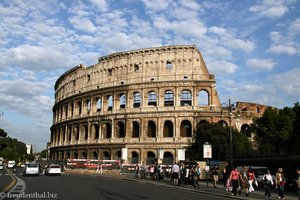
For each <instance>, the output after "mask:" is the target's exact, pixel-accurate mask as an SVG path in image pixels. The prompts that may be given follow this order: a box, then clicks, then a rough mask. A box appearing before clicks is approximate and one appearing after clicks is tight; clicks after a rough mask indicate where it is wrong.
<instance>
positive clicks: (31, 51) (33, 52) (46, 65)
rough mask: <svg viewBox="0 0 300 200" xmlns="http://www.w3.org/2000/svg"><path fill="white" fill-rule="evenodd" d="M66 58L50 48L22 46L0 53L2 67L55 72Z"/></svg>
mask: <svg viewBox="0 0 300 200" xmlns="http://www.w3.org/2000/svg"><path fill="white" fill-rule="evenodd" d="M65 62H66V57H65V55H64V54H63V52H62V51H60V50H59V49H54V48H52V47H41V46H30V45H23V46H19V47H16V48H11V49H6V50H4V51H2V53H0V64H1V65H2V66H15V67H22V68H24V69H32V70H37V71H38V70H55V69H58V68H61V67H62V65H65V64H67V63H65Z"/></svg>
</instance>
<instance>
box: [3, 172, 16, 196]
mask: <svg viewBox="0 0 300 200" xmlns="http://www.w3.org/2000/svg"><path fill="white" fill-rule="evenodd" d="M5 171H6V172H7V173H8V174H9V176H10V178H11V179H12V180H11V182H10V183H9V184H8V185H7V186H6V187H5V188H4V189H2V191H1V192H5V193H6V192H8V191H10V190H11V189H12V188H13V187H14V186H15V185H16V183H17V179H16V177H15V176H14V174H13V173H12V172H11V171H10V170H9V169H7V168H5Z"/></svg>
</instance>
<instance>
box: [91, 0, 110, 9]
mask: <svg viewBox="0 0 300 200" xmlns="http://www.w3.org/2000/svg"><path fill="white" fill-rule="evenodd" d="M91 2H92V3H93V4H94V5H96V6H97V8H98V9H99V10H100V11H106V10H107V6H108V5H107V3H106V1H105V0H91Z"/></svg>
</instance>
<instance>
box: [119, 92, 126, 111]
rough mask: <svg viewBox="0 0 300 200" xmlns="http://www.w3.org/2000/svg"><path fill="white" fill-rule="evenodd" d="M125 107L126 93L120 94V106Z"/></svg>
mask: <svg viewBox="0 0 300 200" xmlns="http://www.w3.org/2000/svg"><path fill="white" fill-rule="evenodd" d="M125 107H126V95H125V94H122V95H121V96H120V108H125Z"/></svg>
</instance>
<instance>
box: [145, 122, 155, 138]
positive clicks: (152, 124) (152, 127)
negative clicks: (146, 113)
mask: <svg viewBox="0 0 300 200" xmlns="http://www.w3.org/2000/svg"><path fill="white" fill-rule="evenodd" d="M147 136H148V137H152V138H155V137H156V124H155V122H154V121H149V122H148V131H147Z"/></svg>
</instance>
